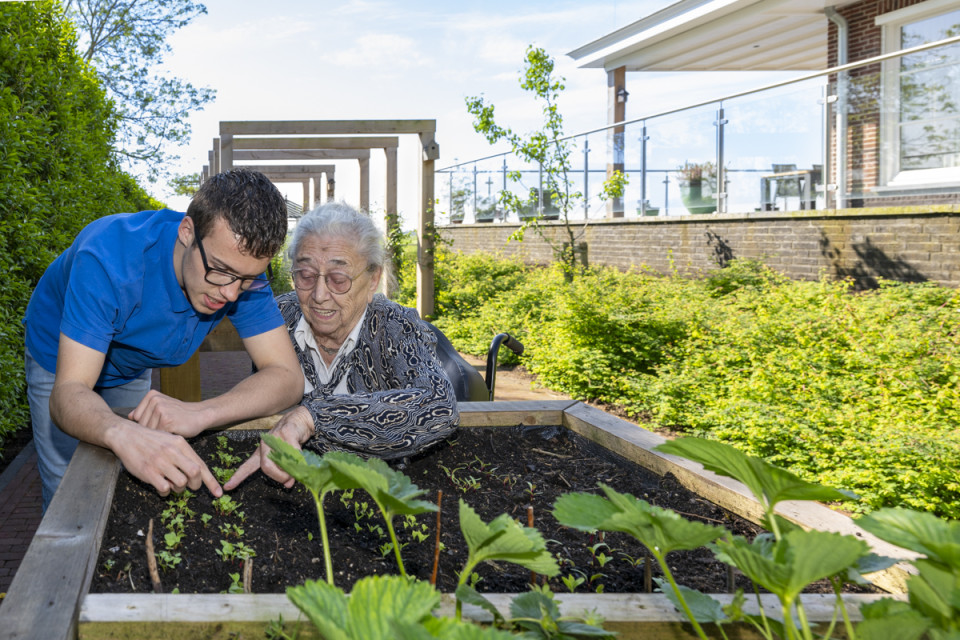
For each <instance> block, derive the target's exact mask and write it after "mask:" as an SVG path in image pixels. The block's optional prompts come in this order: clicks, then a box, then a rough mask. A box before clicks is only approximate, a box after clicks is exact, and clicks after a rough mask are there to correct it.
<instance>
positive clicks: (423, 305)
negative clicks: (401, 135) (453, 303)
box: [417, 131, 440, 320]
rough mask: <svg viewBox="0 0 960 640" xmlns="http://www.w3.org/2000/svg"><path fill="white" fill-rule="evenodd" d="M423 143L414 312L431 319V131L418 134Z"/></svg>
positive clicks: (435, 153)
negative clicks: (415, 307)
mask: <svg viewBox="0 0 960 640" xmlns="http://www.w3.org/2000/svg"><path fill="white" fill-rule="evenodd" d="M420 143H421V144H422V146H423V169H422V173H421V175H420V185H421V192H420V220H419V222H418V224H417V311H418V312H419V313H420V317H421V318H423V319H424V320H429V319H432V318H433V302H434V300H433V297H434V287H433V260H434V251H435V249H436V247H435V242H434V233H435V232H436V228H435V227H434V224H433V216H434V194H433V180H434V175H433V171H434V163H435V162H436V160H437V158H439V157H440V146H439V145H438V144H437V142H436V140H435V139H434V132H433V131H423V132H421V133H420Z"/></svg>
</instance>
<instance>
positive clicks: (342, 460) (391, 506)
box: [324, 452, 437, 577]
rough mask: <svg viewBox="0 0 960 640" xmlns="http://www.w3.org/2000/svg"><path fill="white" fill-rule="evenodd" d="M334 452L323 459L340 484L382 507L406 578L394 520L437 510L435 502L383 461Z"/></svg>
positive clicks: (402, 573)
mask: <svg viewBox="0 0 960 640" xmlns="http://www.w3.org/2000/svg"><path fill="white" fill-rule="evenodd" d="M332 453H334V452H331V453H330V454H327V455H325V456H324V459H325V460H329V464H330V467H331V469H332V470H333V473H334V475H335V476H336V477H337V483H338V484H341V485H344V486H355V487H359V488H361V489H363V490H364V491H366V492H367V493H369V494H370V497H371V498H373V501H374V502H375V503H376V504H377V507H379V509H380V513H381V514H383V519H384V521H385V522H386V525H387V532H388V533H389V535H390V541H391V542H392V543H393V550H394V554H395V556H396V559H397V566H398V568H399V569H400V575H402V576H404V577H406V575H407V572H406V569H404V567H403V558H402V557H401V555H400V545H399V544H398V543H397V534H396V532H395V531H394V528H393V518H394V517H395V516H398V515H416V514H418V513H424V512H427V511H436V510H437V506H436V505H435V504H433V503H432V502H427V501H426V500H420V499H419V496H421V495H423V493H424V490H422V489H420V488H418V487H417V485H415V484H413V483H412V482H411V481H410V478H409V477H408V476H406V475H404V474H403V473H401V472H400V471H396V470H394V469H391V468H390V467H389V465H387V463H386V462H384V461H383V460H381V459H379V458H371V459H370V460H367V461H366V463H364V461H363V460H361V459H360V458H359V457H358V456H354V455H351V454H342V455H338V456H333V455H332Z"/></svg>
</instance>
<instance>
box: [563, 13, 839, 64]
mask: <svg viewBox="0 0 960 640" xmlns="http://www.w3.org/2000/svg"><path fill="white" fill-rule="evenodd" d="M844 4H850V2H849V1H847V2H844V1H841V0H682V1H681V2H675V3H673V4H671V5H670V6H668V7H666V8H665V9H662V10H661V11H658V12H656V13H654V14H652V15H650V16H647V17H645V18H642V19H640V20H637V21H636V22H634V23H632V24H630V25H627V26H626V27H623V28H621V29H618V30H616V31H614V32H612V33H609V34H607V35H605V36H603V37H601V38H599V39H597V40H594V41H593V42H590V43H589V44H585V45H583V46H582V47H579V48H577V49H574V50H573V51H571V52H570V53H568V54H567V55H569V56H570V57H572V58H573V59H574V60H576V61H577V62H578V63H579V66H580V67H582V68H603V69H606V70H611V69H616V68H617V67H621V66H625V67H626V70H627V71H724V70H727V71H754V70H756V71H771V70H772V71H816V70H820V69H826V68H827V27H828V21H827V17H826V14H825V12H824V9H825V8H826V7H830V6H839V5H844Z"/></svg>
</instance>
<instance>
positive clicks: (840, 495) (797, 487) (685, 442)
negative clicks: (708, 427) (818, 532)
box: [654, 438, 856, 511]
mask: <svg viewBox="0 0 960 640" xmlns="http://www.w3.org/2000/svg"><path fill="white" fill-rule="evenodd" d="M654 449H655V450H657V451H660V452H662V453H669V454H672V455H676V456H680V457H683V458H687V459H689V460H693V461H694V462H699V463H700V464H702V465H703V466H704V468H706V469H708V470H710V471H713V472H714V473H717V474H720V475H722V476H727V477H730V478H734V479H736V480H739V481H740V482H742V483H743V484H745V485H747V487H748V488H749V489H750V491H751V492H752V493H753V495H754V496H756V497H757V499H758V500H760V501H761V502H762V503H764V504H766V505H768V506H769V508H770V510H771V511H772V510H773V507H774V505H776V504H777V503H778V502H780V501H782V500H819V501H823V502H831V501H839V500H848V499H851V498H855V497H856V495H855V494H853V493H851V492H848V491H840V490H837V489H832V488H830V487H824V486H822V485H818V484H813V483H810V482H807V481H806V480H802V479H800V478H798V477H797V476H795V475H794V474H792V473H790V472H789V471H785V470H784V469H780V468H779V467H775V466H773V465H772V464H770V463H768V462H765V461H764V460H761V459H760V458H754V457H751V456H748V455H746V454H745V453H743V452H741V451H739V450H737V449H735V448H734V447H732V446H730V445H728V444H724V443H722V442H717V441H715V440H704V439H701V438H677V439H676V440H669V441H667V442H665V443H663V444H660V445H657V446H656V447H654Z"/></svg>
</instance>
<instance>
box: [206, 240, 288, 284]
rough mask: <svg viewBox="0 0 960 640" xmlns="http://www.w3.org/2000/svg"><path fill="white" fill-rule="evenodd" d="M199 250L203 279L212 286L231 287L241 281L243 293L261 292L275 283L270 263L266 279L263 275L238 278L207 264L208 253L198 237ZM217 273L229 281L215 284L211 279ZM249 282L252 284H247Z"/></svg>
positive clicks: (233, 274)
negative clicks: (212, 274)
mask: <svg viewBox="0 0 960 640" xmlns="http://www.w3.org/2000/svg"><path fill="white" fill-rule="evenodd" d="M196 240H197V248H198V249H200V261H201V262H202V263H203V269H204V274H203V279H204V280H206V281H207V283H208V284H212V285H214V286H217V287H229V286H230V285H232V284H233V283H234V282H236V281H237V280H239V281H240V290H241V291H259V290H260V289H265V288H267V287H268V286H270V283H271V282H272V281H273V269H272V268H271V267H270V263H267V271H266V276H267V277H266V278H263V277H262V275H263V274H261V275H259V276H255V277H250V276H238V275H237V274H235V273H230V272H229V271H224V270H223V269H215V268H213V267H211V266H210V265H209V264H207V252H206V251H204V250H203V242H202V241H201V240H200V238H199V237H197V239H196ZM211 273H216V274H219V275H221V276H223V277H224V278H226V279H227V281H226V282H215V281H213V280H211V279H210V274H211ZM246 282H249V283H250V284H246V286H244V285H245V283H246Z"/></svg>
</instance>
